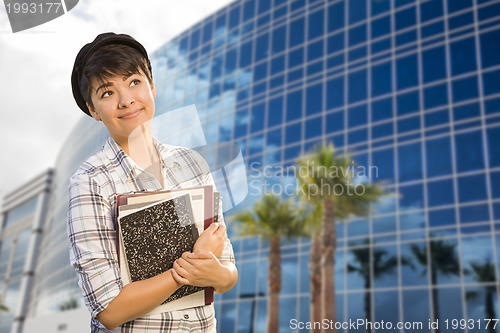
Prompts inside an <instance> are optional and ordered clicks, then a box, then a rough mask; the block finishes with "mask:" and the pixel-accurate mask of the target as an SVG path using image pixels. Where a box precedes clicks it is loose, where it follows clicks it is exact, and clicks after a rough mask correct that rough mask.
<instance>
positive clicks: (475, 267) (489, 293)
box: [466, 260, 496, 333]
mask: <svg viewBox="0 0 500 333" xmlns="http://www.w3.org/2000/svg"><path fill="white" fill-rule="evenodd" d="M469 265H470V266H471V267H472V271H473V272H474V275H473V278H474V280H476V281H477V282H479V283H491V282H495V280H496V277H495V265H494V264H493V263H492V262H491V260H486V261H485V262H484V263H482V264H480V263H476V262H469ZM482 287H483V288H484V290H485V293H486V295H485V298H484V302H485V303H484V315H485V317H484V318H488V319H490V318H496V314H495V305H494V301H493V299H494V296H495V294H496V286H495V285H491V284H490V285H483V286H482ZM477 296H478V292H474V291H473V292H468V293H467V295H466V298H467V299H472V298H476V297H477ZM495 326H496V325H493V324H492V323H490V325H488V333H495Z"/></svg>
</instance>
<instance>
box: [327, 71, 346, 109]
mask: <svg viewBox="0 0 500 333" xmlns="http://www.w3.org/2000/svg"><path fill="white" fill-rule="evenodd" d="M343 105H344V77H338V78H335V79H331V80H329V81H327V83H326V107H327V109H332V108H336V107H340V106H343Z"/></svg>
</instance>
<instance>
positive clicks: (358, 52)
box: [349, 46, 366, 61]
mask: <svg viewBox="0 0 500 333" xmlns="http://www.w3.org/2000/svg"><path fill="white" fill-rule="evenodd" d="M365 57H366V46H361V47H358V48H357V49H354V50H350V51H349V61H354V60H357V59H360V58H365Z"/></svg>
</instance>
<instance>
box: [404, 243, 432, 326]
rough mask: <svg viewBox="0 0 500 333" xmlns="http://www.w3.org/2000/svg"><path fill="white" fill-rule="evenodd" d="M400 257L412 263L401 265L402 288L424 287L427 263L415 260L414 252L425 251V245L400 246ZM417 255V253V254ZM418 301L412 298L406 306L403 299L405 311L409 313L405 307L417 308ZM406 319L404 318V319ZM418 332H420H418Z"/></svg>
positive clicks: (426, 280) (416, 298) (416, 297)
mask: <svg viewBox="0 0 500 333" xmlns="http://www.w3.org/2000/svg"><path fill="white" fill-rule="evenodd" d="M400 248H401V254H400V255H401V257H402V258H404V259H406V260H407V261H410V262H411V263H412V265H411V266H413V267H410V265H401V278H402V282H403V286H418V285H425V284H427V283H428V279H427V263H425V262H421V261H419V260H417V258H415V252H417V251H419V252H424V253H425V251H426V247H425V243H424V242H412V243H407V244H401V245H400ZM417 253H418V252H417ZM418 299H420V297H418V296H416V295H415V296H414V300H413V301H414V302H412V303H411V305H410V304H408V302H407V300H406V299H405V298H403V301H404V304H405V307H404V308H405V310H406V312H409V311H408V309H406V307H407V306H408V307H410V308H411V307H413V306H419V303H418V301H417V300H418ZM406 318H407V317H406V316H405V319H406ZM419 331H420V330H419Z"/></svg>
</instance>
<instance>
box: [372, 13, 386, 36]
mask: <svg viewBox="0 0 500 333" xmlns="http://www.w3.org/2000/svg"><path fill="white" fill-rule="evenodd" d="M390 32H391V17H390V16H384V17H382V18H380V19H378V20H374V21H372V29H371V34H372V39H374V38H377V37H380V36H383V35H386V34H388V33H390Z"/></svg>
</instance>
